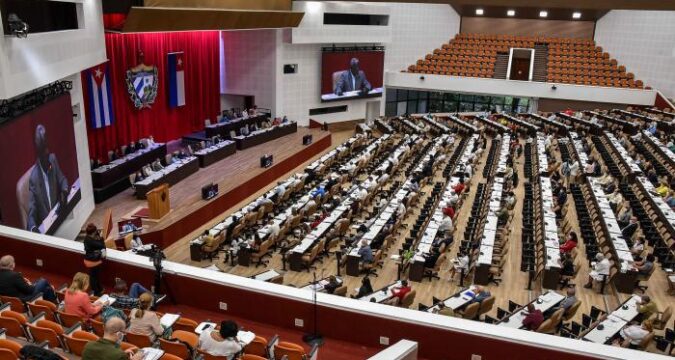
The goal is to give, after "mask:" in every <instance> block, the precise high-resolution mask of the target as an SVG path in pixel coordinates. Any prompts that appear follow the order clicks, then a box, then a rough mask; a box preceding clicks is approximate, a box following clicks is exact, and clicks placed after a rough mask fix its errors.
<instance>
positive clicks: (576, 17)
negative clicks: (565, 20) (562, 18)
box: [572, 11, 581, 19]
mask: <svg viewBox="0 0 675 360" xmlns="http://www.w3.org/2000/svg"><path fill="white" fill-rule="evenodd" d="M572 19H581V13H580V12H578V11H577V12H574V13H572Z"/></svg>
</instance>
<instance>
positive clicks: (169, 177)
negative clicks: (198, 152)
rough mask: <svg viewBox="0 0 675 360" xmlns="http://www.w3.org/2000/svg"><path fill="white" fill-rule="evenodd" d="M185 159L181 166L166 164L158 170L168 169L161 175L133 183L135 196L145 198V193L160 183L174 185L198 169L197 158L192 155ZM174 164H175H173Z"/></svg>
mask: <svg viewBox="0 0 675 360" xmlns="http://www.w3.org/2000/svg"><path fill="white" fill-rule="evenodd" d="M184 161H186V162H185V163H183V164H181V166H177V167H172V165H169V166H167V167H166V168H165V169H163V170H160V171H168V172H166V173H164V175H163V176H160V177H157V178H154V179H152V180H150V181H148V180H147V179H145V180H143V181H140V182H137V183H136V184H135V186H136V198H137V199H145V194H146V193H147V192H148V191H150V190H152V189H154V188H155V187H157V186H158V185H160V184H164V183H166V184H169V185H175V184H177V183H179V182H180V181H181V180H183V179H185V178H186V177H188V176H190V175H192V174H194V173H196V172H197V171H199V160H197V158H196V157H193V158H192V159H188V160H184ZM174 165H176V164H174Z"/></svg>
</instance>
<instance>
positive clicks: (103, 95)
mask: <svg viewBox="0 0 675 360" xmlns="http://www.w3.org/2000/svg"><path fill="white" fill-rule="evenodd" d="M85 77H86V79H87V88H88V89H89V97H90V99H91V100H90V101H89V110H90V111H89V117H90V119H91V127H92V128H94V129H100V128H103V127H106V126H110V125H112V123H113V122H114V121H115V115H114V112H113V106H112V91H110V70H109V68H108V62H104V63H103V64H100V65H98V66H94V67H93V68H91V69H89V70H85Z"/></svg>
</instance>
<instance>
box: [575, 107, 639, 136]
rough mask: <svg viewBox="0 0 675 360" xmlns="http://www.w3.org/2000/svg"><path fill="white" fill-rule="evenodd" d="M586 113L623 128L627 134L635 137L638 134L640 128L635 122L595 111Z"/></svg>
mask: <svg viewBox="0 0 675 360" xmlns="http://www.w3.org/2000/svg"><path fill="white" fill-rule="evenodd" d="M585 113H586V114H590V115H592V116H595V117H598V118H601V119H604V120H606V121H608V122H610V123H613V124H614V125H618V126H621V130H622V131H623V132H625V133H627V134H631V135H635V134H637V132H638V126H637V125H636V124H635V123H634V122H631V121H626V120H621V119H617V118H615V117H613V116H609V115H605V114H600V113H599V112H595V111H586V112H585Z"/></svg>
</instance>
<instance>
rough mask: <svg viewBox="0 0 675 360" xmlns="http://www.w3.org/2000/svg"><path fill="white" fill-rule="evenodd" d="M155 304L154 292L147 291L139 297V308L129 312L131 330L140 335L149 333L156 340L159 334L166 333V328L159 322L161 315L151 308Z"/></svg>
mask: <svg viewBox="0 0 675 360" xmlns="http://www.w3.org/2000/svg"><path fill="white" fill-rule="evenodd" d="M152 304H153V298H152V294H150V293H148V292H146V293H143V294H141V296H140V297H139V298H138V308H136V309H133V310H131V313H129V318H130V320H131V321H130V325H129V330H128V331H129V332H131V333H134V334H140V335H147V336H150V338H152V340H153V341H154V340H155V339H156V338H157V337H158V336H160V335H162V334H164V328H163V327H162V325H161V324H160V322H159V316H157V313H155V312H154V311H151V310H150V308H151V307H152Z"/></svg>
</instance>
